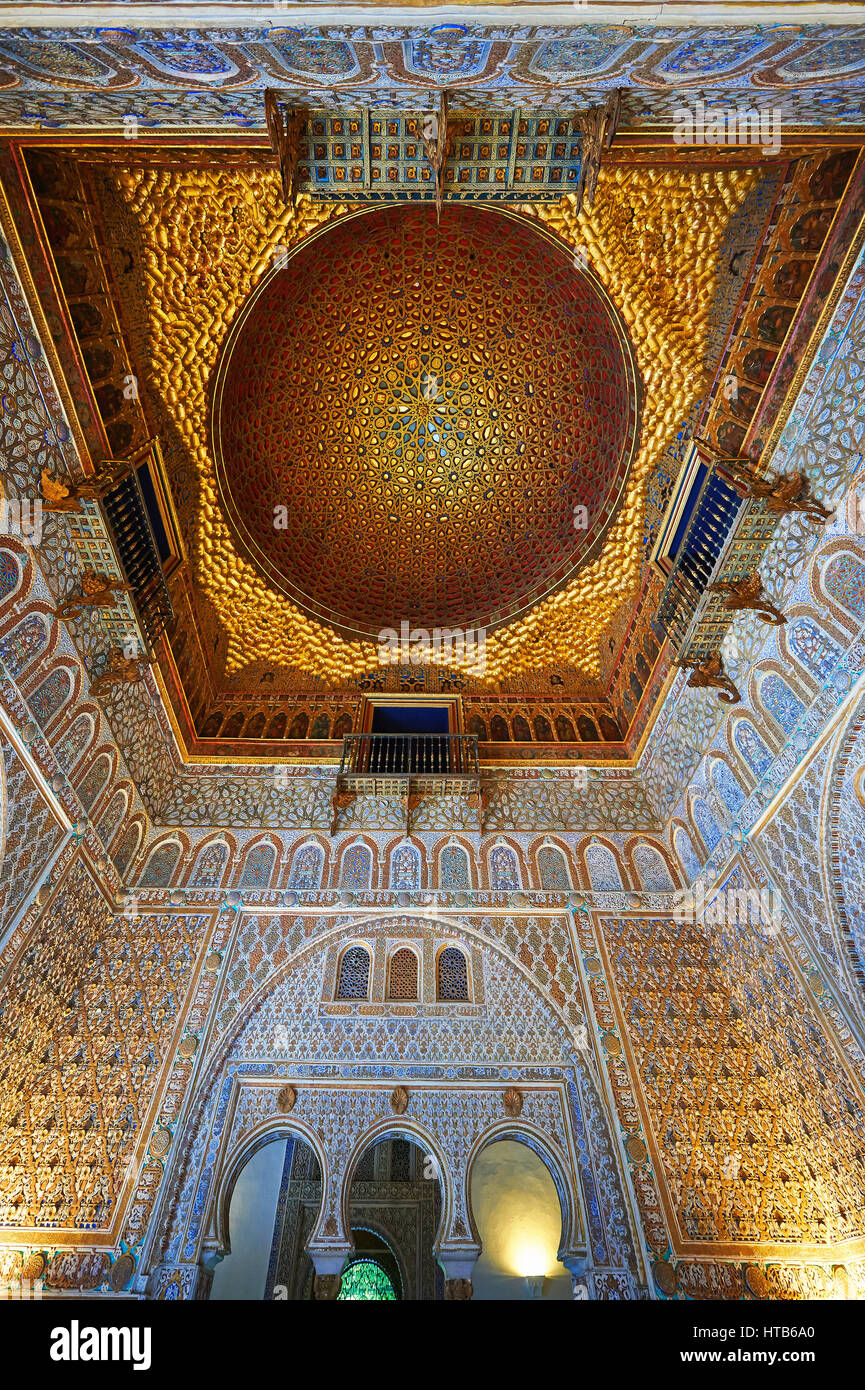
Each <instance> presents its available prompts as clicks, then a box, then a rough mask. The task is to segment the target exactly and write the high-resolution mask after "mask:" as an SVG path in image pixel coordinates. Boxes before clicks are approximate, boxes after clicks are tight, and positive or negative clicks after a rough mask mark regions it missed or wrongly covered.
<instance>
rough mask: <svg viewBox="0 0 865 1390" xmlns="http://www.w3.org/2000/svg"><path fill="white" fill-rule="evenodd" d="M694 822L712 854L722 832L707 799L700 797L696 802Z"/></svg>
mask: <svg viewBox="0 0 865 1390" xmlns="http://www.w3.org/2000/svg"><path fill="white" fill-rule="evenodd" d="M694 824H695V825H696V827H697V829H698V830H699V832H700V835H701V836H702V839H703V844H704V845H705V846H706V849H707V850H708V851H709V853H710V854H711V853H712V850H713V849H714V848H715V846H716V845H717V843H718V841H719V840H720V838H721V832H720V830H719V829H718V827H717V825H716V824H715V820H714V817H713V815H712V813H711V811H710V810H709V808H708V806H707V805H706V803H705V801H703V800H702V799H701V798H699V797H698V798H697V800H696V801H695V802H694Z"/></svg>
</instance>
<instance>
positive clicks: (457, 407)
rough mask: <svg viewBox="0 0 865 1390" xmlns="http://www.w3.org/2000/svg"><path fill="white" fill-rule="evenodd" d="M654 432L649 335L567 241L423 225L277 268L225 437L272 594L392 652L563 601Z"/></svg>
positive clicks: (238, 325)
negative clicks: (646, 357) (640, 362)
mask: <svg viewBox="0 0 865 1390" xmlns="http://www.w3.org/2000/svg"><path fill="white" fill-rule="evenodd" d="M637 417H638V411H637V391H636V371H635V367H634V361H633V355H632V351H631V347H630V343H629V341H628V338H627V335H626V333H625V331H624V329H623V328H622V326H621V324H620V322H619V319H618V317H617V315H616V312H615V310H614V308H613V307H612V305H611V303H610V301H609V299H608V297H607V295H606V293H605V291H604V289H603V287H602V286H601V285H600V283H599V282H598V281H596V280H595V279H594V278H592V277H590V275H589V274H587V273H586V272H584V271H582V270H580V269H578V268H576V267H575V265H574V263H573V261H572V259H571V253H569V252H568V251H567V250H566V248H564V247H563V246H562V245H561V244H560V243H559V242H558V240H557V239H555V238H554V237H552V236H551V235H549V234H548V233H546V232H544V231H543V230H541V229H539V228H538V227H537V226H536V225H534V224H531V223H529V222H527V221H524V220H522V219H521V218H519V217H515V216H512V215H508V214H505V213H502V212H498V211H493V210H491V209H488V208H483V209H481V208H478V207H472V206H468V205H458V204H457V205H451V206H448V207H447V208H446V209H445V211H444V214H443V216H442V221H441V225H440V226H437V224H436V219H435V212H434V210H433V209H432V208H431V207H427V206H424V205H412V204H408V205H398V206H389V207H387V208H377V209H375V210H373V211H371V212H364V213H362V214H360V215H355V216H350V217H347V218H343V219H341V220H340V221H339V222H337V223H336V224H331V225H328V226H325V227H324V228H323V229H322V230H321V231H320V232H318V233H314V234H312V235H311V236H309V237H307V238H306V239H305V240H304V241H303V242H301V243H300V244H299V246H298V247H297V248H296V249H295V250H293V251H292V252H291V253H289V254H288V256H287V258H286V259H285V261H284V263H283V265H282V266H281V267H280V265H279V263H278V262H277V263H276V265H275V268H274V270H273V271H272V272H271V274H270V275H269V276H267V277H266V278H265V279H264V280H263V281H262V282H261V283H260V285H259V286H258V288H257V290H256V291H255V293H254V294H253V295H252V296H250V298H249V299H248V300H247V302H246V304H245V305H244V308H243V310H242V312H241V313H240V314H239V315H238V317H237V319H236V321H235V323H234V325H233V328H232V331H231V333H230V334H229V337H228V339H227V341H226V344H225V347H224V350H223V352H222V354H221V358H220V362H219V366H218V371H217V374H216V378H215V384H214V393H213V399H212V420H211V425H212V444H213V449H214V454H215V457H216V462H217V470H218V478H219V485H220V490H221V493H222V498H223V504H224V506H225V510H226V514H227V516H228V518H229V520H230V523H231V526H232V528H233V530H234V532H235V536H236V539H237V541H238V543H239V544H240V546H241V548H242V549H243V551H244V552H245V553H246V554H247V555H248V556H249V558H250V559H251V560H252V561H253V563H254V564H255V565H256V567H257V568H258V569H259V571H260V573H261V574H262V575H263V576H264V577H265V578H266V579H267V581H268V582H269V583H270V584H272V585H273V586H274V587H276V588H278V589H279V590H281V591H282V592H283V593H285V594H287V595H288V596H289V597H290V598H291V599H292V600H293V601H294V602H295V603H296V604H298V606H299V607H301V608H302V609H303V610H304V611H305V612H307V613H308V614H309V615H311V616H312V617H315V618H318V619H321V620H322V621H324V622H326V623H328V624H329V625H331V626H332V627H334V628H336V629H338V630H340V631H341V632H344V633H346V634H350V635H353V636H375V635H376V634H377V633H378V632H379V631H380V630H381V629H382V628H387V627H398V626H399V624H400V622H401V621H408V622H409V623H410V624H411V625H412V626H413V627H423V628H427V629H432V628H434V627H445V626H446V627H458V626H462V627H469V626H485V627H490V628H493V627H496V626H499V625H500V624H502V623H504V622H506V621H509V620H511V619H513V618H514V617H516V616H518V615H519V614H520V613H522V612H524V611H525V610H526V609H527V608H529V607H531V606H532V605H533V604H534V603H536V602H537V601H538V600H540V599H541V598H543V597H544V596H545V595H547V594H549V593H551V592H553V591H554V590H556V589H558V588H559V587H561V586H562V585H563V584H564V583H565V582H566V581H567V580H568V578H570V577H571V576H572V575H573V574H574V572H575V571H576V570H577V569H579V568H580V567H581V566H582V565H583V564H585V562H586V561H587V559H588V558H589V557H590V556H591V555H593V554H594V553H595V552H596V551H597V549H598V547H599V545H600V543H601V541H602V540H603V537H604V534H605V532H606V531H607V529H608V527H609V524H610V522H611V520H612V518H613V515H614V513H615V511H616V508H617V506H618V503H619V501H620V498H621V495H622V490H623V487H624V484H625V481H626V478H627V474H628V469H629V465H630V463H631V460H632V457H633V454H634V450H635V447H636V441H637V433H638V418H637ZM582 508H585V512H583V511H581V510H580V509H582Z"/></svg>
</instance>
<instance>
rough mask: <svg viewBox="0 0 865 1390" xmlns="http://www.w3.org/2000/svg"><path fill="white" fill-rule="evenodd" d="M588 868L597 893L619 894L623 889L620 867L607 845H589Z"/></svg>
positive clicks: (587, 852) (587, 853)
mask: <svg viewBox="0 0 865 1390" xmlns="http://www.w3.org/2000/svg"><path fill="white" fill-rule="evenodd" d="M586 868H587V869H588V871H589V878H590V879H591V880H592V887H593V888H594V890H595V892H596V893H617V892H618V891H619V890H620V889H621V887H622V879H621V875H620V873H619V867H618V865H617V863H616V861H615V858H614V856H613V853H612V851H611V850H609V849H607V846H606V845H589V847H588V849H587V850H586Z"/></svg>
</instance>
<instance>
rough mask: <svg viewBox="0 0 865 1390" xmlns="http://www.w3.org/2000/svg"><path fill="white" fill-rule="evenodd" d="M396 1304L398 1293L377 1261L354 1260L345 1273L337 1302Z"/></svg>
mask: <svg viewBox="0 0 865 1390" xmlns="http://www.w3.org/2000/svg"><path fill="white" fill-rule="evenodd" d="M340 1301H342V1302H344V1303H361V1302H364V1303H376V1302H377V1303H381V1302H387V1303H396V1291H395V1290H394V1286H393V1284H392V1283H391V1281H390V1279H389V1277H388V1275H387V1273H386V1272H385V1270H383V1269H382V1267H381V1265H380V1264H379V1263H378V1261H377V1260H354V1261H352V1263H351V1264H350V1265H349V1266H348V1267H347V1268H346V1269H345V1270H344V1271H343V1275H342V1283H341V1284H340V1287H339V1294H338V1296H337V1302H340Z"/></svg>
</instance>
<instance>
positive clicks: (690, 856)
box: [673, 826, 701, 883]
mask: <svg viewBox="0 0 865 1390" xmlns="http://www.w3.org/2000/svg"><path fill="white" fill-rule="evenodd" d="M673 844H674V845H675V847H676V853H677V854H678V856H679V863H680V864H681V865H682V868H683V870H684V872H685V877H686V879H687V880H688V882H689V883H693V882H694V879H695V878H697V877H698V876H699V873H700V868H701V865H700V861H699V859H698V858H697V855H696V851H695V850H694V846H693V845H692V843H691V837H690V835H689V834H688V832H687V830H683V829H682V827H681V826H679V827H678V828H677V830H676V833H675V835H674V836H673Z"/></svg>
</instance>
